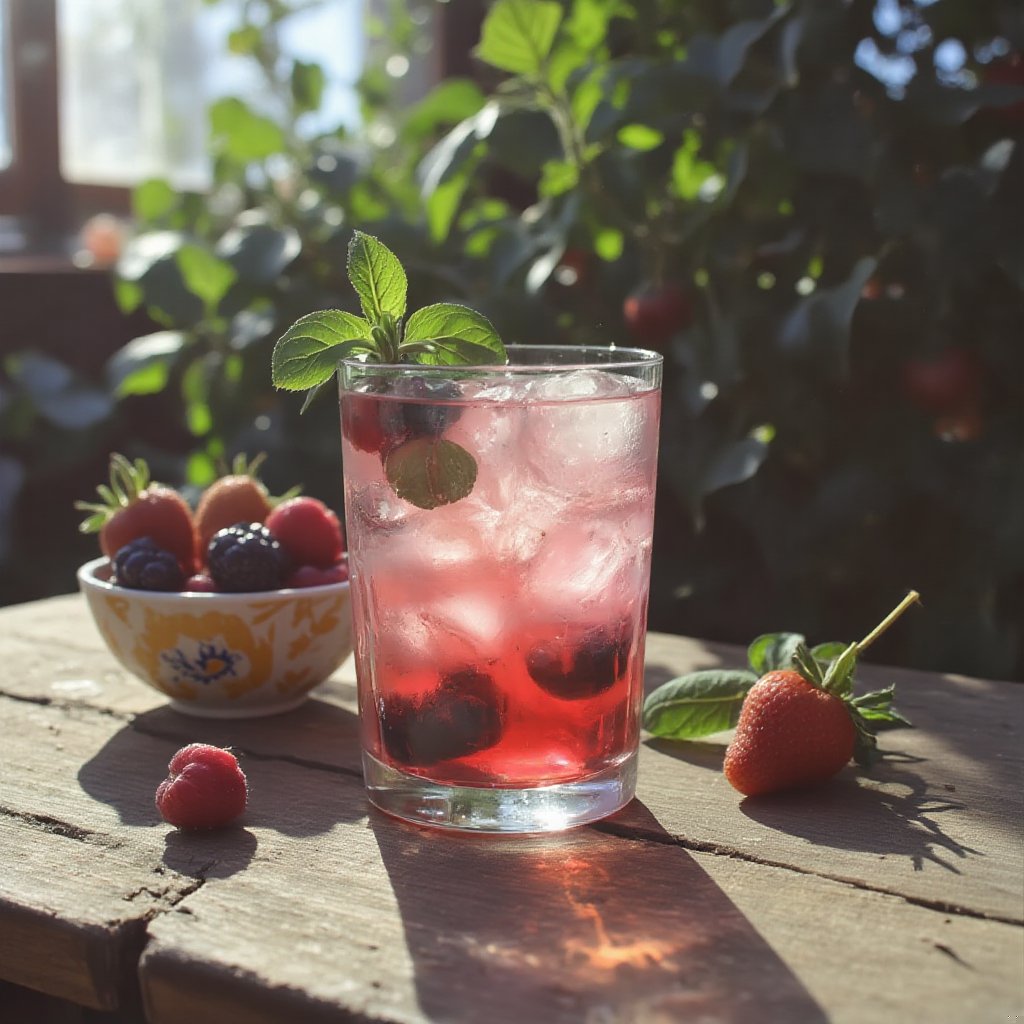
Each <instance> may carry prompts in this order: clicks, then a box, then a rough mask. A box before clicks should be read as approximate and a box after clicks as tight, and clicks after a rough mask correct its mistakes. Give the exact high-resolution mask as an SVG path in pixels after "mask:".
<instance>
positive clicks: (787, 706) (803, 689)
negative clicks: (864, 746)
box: [724, 669, 857, 796]
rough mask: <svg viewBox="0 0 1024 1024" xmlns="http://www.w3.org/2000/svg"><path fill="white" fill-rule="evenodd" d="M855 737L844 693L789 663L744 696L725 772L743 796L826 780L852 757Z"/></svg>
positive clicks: (727, 755)
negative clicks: (824, 686)
mask: <svg viewBox="0 0 1024 1024" xmlns="http://www.w3.org/2000/svg"><path fill="white" fill-rule="evenodd" d="M856 738H857V732H856V728H855V726H854V724H853V718H852V717H851V715H850V712H849V711H848V710H847V706H846V703H845V702H844V701H843V700H842V698H840V697H837V696H834V695H833V694H831V693H827V692H826V691H825V690H822V689H820V688H819V687H817V686H814V685H812V684H811V683H809V682H808V681H807V680H806V679H805V678H804V677H803V676H802V675H800V673H799V672H796V671H794V670H792V669H782V670H780V671H777V672H769V673H768V674H767V675H764V676H762V677H761V678H760V679H759V680H758V681H757V682H756V683H755V684H754V685H753V686H752V687H751V688H750V692H749V693H748V694H747V696H746V698H745V699H744V701H743V709H742V710H741V711H740V720H739V722H738V724H737V726H736V732H735V735H734V736H733V740H732V742H731V743H730V744H729V747H728V749H727V750H726V752H725V765H724V769H725V777H726V778H727V779H728V780H729V782H730V784H731V785H732V787H733V788H734V789H738V790H739V791H740V792H741V793H743V794H744V795H745V796H758V795H759V794H762V793H774V792H777V791H779V790H783V789H794V788H798V787H801V786H809V785H812V784H814V783H816V782H824V781H825V780H826V779H830V778H831V777H832V776H833V775H835V774H836V772H838V771H839V770H840V768H842V767H843V765H845V764H846V763H847V762H848V761H849V760H850V758H851V757H853V753H854V743H855V741H856Z"/></svg>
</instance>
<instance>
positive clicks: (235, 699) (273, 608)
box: [78, 558, 352, 718]
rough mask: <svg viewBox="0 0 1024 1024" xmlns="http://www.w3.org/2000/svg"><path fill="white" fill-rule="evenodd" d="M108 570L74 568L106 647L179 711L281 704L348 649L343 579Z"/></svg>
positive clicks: (245, 710) (294, 700)
mask: <svg viewBox="0 0 1024 1024" xmlns="http://www.w3.org/2000/svg"><path fill="white" fill-rule="evenodd" d="M109 579H110V563H109V562H108V561H107V559H106V558H97V559H95V560H93V561H91V562H86V564H85V565H83V566H82V567H81V568H80V569H79V570H78V585H79V588H80V589H81V591H82V593H83V594H85V598H86V600H87V601H88V604H89V610H90V611H91V612H92V616H93V619H94V620H95V622H96V626H97V628H98V629H99V631H100V634H101V636H102V637H103V639H104V640H105V641H106V644H107V647H108V648H110V653H111V654H113V656H114V657H115V658H116V659H117V660H118V661H119V662H120V663H121V664H122V665H123V666H124V667H125V668H126V669H127V670H128V671H129V672H131V673H132V674H133V675H135V676H137V677H138V678H139V679H141V680H142V681H143V682H144V683H146V684H147V685H148V686H151V687H152V688H153V689H154V690H159V692H160V693H162V694H165V695H166V696H167V697H168V698H170V702H171V706H172V707H174V708H176V709H177V710H178V711H182V712H184V713H185V714H189V715H199V716H202V717H207V718H251V717H256V716H259V715H273V714H276V713H278V712H280V711H287V710H289V709H291V708H294V707H297V706H298V705H299V704H301V703H302V702H303V701H304V700H305V699H306V697H307V696H308V695H309V692H310V690H312V689H313V688H314V687H315V686H316V685H317V684H318V683H322V682H323V681H324V680H325V679H326V678H327V677H328V676H329V675H330V674H331V673H332V672H333V671H334V670H335V669H336V668H338V666H339V665H341V663H342V662H343V661H344V660H345V659H346V658H347V657H348V656H349V655H350V654H351V653H352V619H351V607H350V590H349V584H348V582H347V581H346V582H344V583H330V584H327V585H325V586H320V587H307V588H304V589H301V590H269V591H266V592H259V593H250V594H199V593H159V592H155V591H148V590H130V589H128V588H126V587H117V586H114V585H113V584H111V583H110V582H109Z"/></svg>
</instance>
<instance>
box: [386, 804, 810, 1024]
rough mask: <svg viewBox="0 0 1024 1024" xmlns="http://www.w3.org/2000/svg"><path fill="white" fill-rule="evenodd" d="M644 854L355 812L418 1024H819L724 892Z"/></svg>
mask: <svg viewBox="0 0 1024 1024" xmlns="http://www.w3.org/2000/svg"><path fill="white" fill-rule="evenodd" d="M630 812H631V814H630V819H631V821H642V822H643V823H644V825H645V830H646V832H647V833H648V834H649V835H658V836H659V838H660V841H636V840H633V839H630V838H626V837H623V836H616V835H611V834H606V833H602V832H599V831H597V830H595V829H589V828H584V829H576V830H574V831H571V832H568V833H564V834H562V835H558V836H551V837H520V838H515V837H477V836H470V835H466V834H451V833H445V832H440V831H433V830H429V829H419V828H415V827H412V826H407V825H404V824H402V823H400V822H396V821H394V820H392V819H389V818H387V817H386V816H384V815H382V814H379V813H377V812H371V815H370V827H371V828H372V829H373V831H374V833H375V835H376V838H377V842H378V844H379V846H380V851H381V855H382V857H383V860H384V864H385V866H386V868H387V871H388V875H389V877H390V881H391V885H392V887H393V889H394V891H395V894H396V897H397V899H398V904H399V908H400V911H401V915H402V922H403V926H404V929H405V936H406V941H407V943H408V947H409V950H410V953H411V956H412V959H413V962H414V966H415V972H416V987H417V996H418V999H419V1002H420V1005H421V1007H422V1009H423V1012H424V1015H425V1016H426V1017H428V1018H429V1019H431V1020H435V1019H436V1020H445V1021H452V1022H463V1021H464V1022H473V1024H476V1022H479V1021H488V1022H492V1024H496V1022H501V1021H514V1022H516V1024H519V1022H521V1021H532V1020H535V1021H543V1022H544V1024H559V1022H563V1021H564V1022H570V1021H571V1022H573V1024H626V1022H630V1024H632V1022H648V1024H668V1022H672V1021H699V1020H714V1021H716V1022H721V1024H729V1022H740V1021H743V1022H746V1021H753V1020H779V1021H783V1020H784V1021H787V1022H793V1024H805V1022H823V1021H825V1020H826V1016H825V1014H824V1012H823V1011H822V1009H821V1008H820V1007H819V1006H818V1004H817V1003H816V1002H815V1001H814V999H813V998H812V997H811V995H810V994H809V993H808V991H807V990H806V989H805V988H804V986H803V985H802V984H801V982H800V980H799V979H798V978H797V977H796V976H795V975H794V974H793V973H792V971H790V969H789V968H788V967H787V966H786V964H785V963H783V961H782V960H781V959H780V958H779V957H778V956H777V955H776V953H775V952H774V951H773V950H772V948H771V947H770V946H769V945H768V944H767V943H766V942H765V941H764V939H762V938H761V936H760V935H759V934H758V932H757V931H756V930H755V929H754V927H753V926H752V925H751V924H750V922H749V921H748V920H747V919H746V917H744V915H743V914H742V913H741V912H740V911H739V910H738V909H737V907H736V906H735V905H734V904H733V903H732V902H731V900H730V899H729V898H728V897H727V896H726V895H725V893H724V892H723V891H722V890H721V889H720V888H719V887H718V885H716V884H715V882H713V881H712V879H711V878H710V877H709V876H708V875H707V874H706V873H705V872H704V871H703V870H702V869H701V868H700V866H699V865H698V864H697V862H696V861H695V860H694V859H693V857H691V856H690V854H689V853H687V852H686V851H685V850H684V849H682V848H681V847H679V846H676V845H673V844H672V843H671V841H670V840H669V837H668V836H667V834H666V833H665V832H664V831H663V830H662V829H661V827H660V826H659V825H658V822H657V820H656V819H655V818H654V817H653V815H651V813H650V812H649V811H648V810H647V808H646V807H644V806H643V805H642V804H639V803H638V802H636V801H635V802H634V803H633V805H631V808H630Z"/></svg>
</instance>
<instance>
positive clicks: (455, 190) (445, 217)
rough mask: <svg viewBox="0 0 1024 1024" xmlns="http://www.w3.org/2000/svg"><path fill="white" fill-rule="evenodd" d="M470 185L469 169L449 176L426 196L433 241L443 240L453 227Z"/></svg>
mask: <svg viewBox="0 0 1024 1024" xmlns="http://www.w3.org/2000/svg"><path fill="white" fill-rule="evenodd" d="M468 185H469V173H468V171H467V172H465V173H462V174H459V175H458V176H457V177H454V178H449V179H448V180H447V181H445V182H444V183H443V184H441V185H438V186H437V187H436V188H435V189H434V190H433V192H431V193H430V194H429V195H428V196H427V197H426V208H427V227H428V228H429V229H430V238H431V241H433V242H443V241H444V240H445V239H446V238H447V237H448V235H449V233H450V232H451V229H452V221H453V220H454V219H455V215H456V214H457V213H458V212H459V204H460V203H461V202H462V197H463V196H464V195H465V193H466V187H467V186H468Z"/></svg>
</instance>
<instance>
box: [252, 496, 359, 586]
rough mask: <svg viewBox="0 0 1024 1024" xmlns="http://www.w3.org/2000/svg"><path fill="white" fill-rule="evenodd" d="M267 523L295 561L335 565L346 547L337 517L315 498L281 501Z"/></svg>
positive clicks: (321, 566)
mask: <svg viewBox="0 0 1024 1024" xmlns="http://www.w3.org/2000/svg"><path fill="white" fill-rule="evenodd" d="M266 527H267V529H268V530H269V531H270V532H271V533H272V534H273V535H274V536H275V537H276V538H277V540H278V541H279V542H280V544H281V547H283V548H284V549H285V551H287V552H288V554H289V556H290V557H291V560H292V562H293V563H294V564H295V565H315V566H317V567H318V568H321V569H326V568H328V567H329V566H332V565H335V564H336V563H337V561H338V559H340V558H341V554H342V552H343V551H344V550H345V538H344V534H343V533H342V529H341V523H340V522H339V521H338V517H337V516H336V515H335V514H334V512H333V511H332V510H331V509H329V508H328V507H327V506H326V505H325V504H324V503H323V502H322V501H319V500H318V499H316V498H291V499H289V500H288V501H284V502H282V503H281V504H280V505H278V506H277V508H275V509H274V510H273V512H271V513H270V515H269V516H267V519H266Z"/></svg>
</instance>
